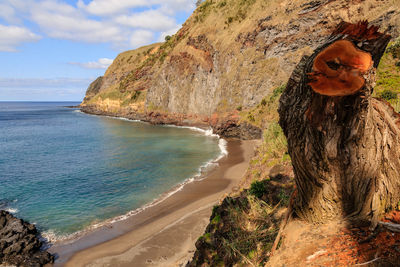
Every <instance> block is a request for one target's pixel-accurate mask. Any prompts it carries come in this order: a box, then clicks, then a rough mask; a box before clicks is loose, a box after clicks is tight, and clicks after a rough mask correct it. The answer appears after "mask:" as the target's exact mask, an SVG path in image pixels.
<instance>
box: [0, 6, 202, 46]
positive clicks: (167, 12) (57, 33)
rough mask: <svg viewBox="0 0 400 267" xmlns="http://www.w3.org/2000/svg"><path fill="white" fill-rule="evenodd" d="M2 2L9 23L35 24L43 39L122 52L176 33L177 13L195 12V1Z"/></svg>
mask: <svg viewBox="0 0 400 267" xmlns="http://www.w3.org/2000/svg"><path fill="white" fill-rule="evenodd" d="M0 2H1V3H0V18H3V20H5V21H6V22H8V23H11V22H15V23H13V24H18V23H22V22H30V24H26V25H31V23H32V22H33V23H34V24H36V25H38V26H39V30H40V33H41V35H44V36H48V37H51V38H55V39H62V40H71V41H74V42H85V43H96V44H97V43H107V44H110V45H111V46H112V48H114V49H115V50H118V51H121V50H126V49H133V48H136V47H138V46H141V45H147V44H150V43H152V42H155V41H157V38H158V37H159V36H160V35H161V36H166V35H168V34H171V33H172V32H176V30H177V27H178V22H177V19H176V14H178V13H179V12H182V11H184V12H188V11H191V10H193V9H194V3H195V0H91V1H86V0H85V1H84V0H78V1H77V3H76V5H75V4H72V3H71V1H68V2H67V1H66V0H0ZM150 32H151V34H150ZM3 50H5V49H4V48H3ZM9 50H10V49H7V51H9Z"/></svg>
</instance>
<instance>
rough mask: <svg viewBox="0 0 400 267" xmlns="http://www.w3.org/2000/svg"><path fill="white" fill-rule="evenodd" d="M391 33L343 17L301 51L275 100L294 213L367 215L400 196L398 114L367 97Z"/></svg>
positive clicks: (310, 217)
mask: <svg viewBox="0 0 400 267" xmlns="http://www.w3.org/2000/svg"><path fill="white" fill-rule="evenodd" d="M390 38H391V37H390V36H389V35H386V34H383V33H379V32H378V28H377V27H375V26H371V27H369V26H368V22H360V23H358V24H350V23H345V22H342V23H340V24H339V25H338V27H337V28H336V30H335V31H334V33H333V34H332V35H331V36H330V37H329V38H328V39H327V41H326V43H325V44H324V45H322V46H320V47H319V48H317V49H316V50H315V51H314V53H313V55H311V56H309V57H307V56H305V57H303V58H302V60H301V62H300V63H299V64H298V66H297V67H296V68H295V70H294V71H293V73H292V75H291V77H290V79H289V81H288V84H287V87H286V89H285V91H284V92H283V94H282V96H281V98H280V106H279V115H280V120H279V123H280V125H281V127H282V129H283V131H284V133H285V135H286V137H287V141H288V152H289V154H290V156H291V159H292V164H293V168H294V173H295V181H296V190H297V191H296V198H295V201H294V204H293V207H292V208H293V211H294V215H295V216H298V217H300V218H302V219H304V220H307V221H310V222H324V221H326V220H330V219H334V218H346V219H349V220H357V221H358V220H368V221H371V222H372V223H373V225H376V223H377V221H378V219H379V217H380V216H381V215H382V214H383V213H384V212H385V211H387V210H389V209H391V208H394V207H396V206H397V205H398V204H399V200H400V116H399V114H398V113H396V112H395V111H394V109H393V108H392V107H391V106H390V104H389V103H387V102H385V101H382V100H378V99H375V98H372V97H371V94H372V92H373V87H374V85H375V72H376V68H377V66H378V64H379V61H380V58H381V57H382V55H383V53H384V51H385V48H386V46H387V44H388V43H389V40H390Z"/></svg>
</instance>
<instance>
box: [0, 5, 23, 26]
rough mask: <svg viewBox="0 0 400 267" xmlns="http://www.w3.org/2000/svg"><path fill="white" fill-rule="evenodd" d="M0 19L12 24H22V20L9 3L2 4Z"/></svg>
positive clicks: (0, 6)
mask: <svg viewBox="0 0 400 267" xmlns="http://www.w3.org/2000/svg"><path fill="white" fill-rule="evenodd" d="M0 18H2V19H4V20H5V21H6V22H8V23H10V24H19V23H21V19H19V18H18V17H17V15H16V13H15V9H14V8H13V7H12V6H10V5H9V4H7V3H0Z"/></svg>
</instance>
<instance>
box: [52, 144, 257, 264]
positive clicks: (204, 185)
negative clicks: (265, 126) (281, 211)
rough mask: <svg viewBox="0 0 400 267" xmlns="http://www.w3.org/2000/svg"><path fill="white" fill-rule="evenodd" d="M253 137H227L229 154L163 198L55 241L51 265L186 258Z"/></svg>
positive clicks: (238, 174) (233, 181)
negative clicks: (76, 237)
mask: <svg viewBox="0 0 400 267" xmlns="http://www.w3.org/2000/svg"><path fill="white" fill-rule="evenodd" d="M256 143H257V141H240V140H229V141H228V144H227V149H228V152H229V153H228V156H226V157H223V158H222V159H220V160H219V161H218V164H219V167H218V168H216V169H213V170H211V171H210V172H209V173H207V175H206V178H205V179H202V180H198V181H197V180H196V181H193V182H191V183H188V184H186V185H185V186H184V187H183V189H182V190H180V191H178V192H176V193H175V194H173V195H171V196H169V197H168V198H166V199H165V200H164V201H162V202H160V203H157V204H156V205H154V206H152V207H149V208H147V209H146V210H143V211H142V212H140V213H138V214H136V215H133V216H131V217H129V218H128V219H126V220H123V221H118V222H115V223H112V224H109V225H105V226H103V227H101V228H100V229H97V230H95V231H93V232H92V233H89V234H87V235H86V236H84V237H83V238H81V239H79V240H76V241H75V242H72V243H69V244H61V245H57V244H56V245H54V246H53V247H52V248H51V249H50V250H49V251H50V252H51V253H56V254H58V256H59V257H58V259H57V261H56V263H55V266H63V265H65V266H85V265H91V264H92V263H93V264H94V265H96V266H98V265H107V264H108V263H110V262H112V265H113V266H124V265H125V264H126V265H131V264H130V263H131V262H135V266H143V265H146V264H147V265H148V264H149V263H151V264H152V265H154V264H155V265H157V264H158V265H162V266H168V265H170V266H177V265H179V264H178V262H179V261H180V263H186V262H187V260H189V259H190V257H191V255H190V253H189V251H193V250H194V243H195V241H196V240H197V238H198V237H199V236H200V235H201V234H202V233H203V231H204V229H205V227H206V225H207V224H208V220H209V216H210V215H211V211H212V206H213V205H215V204H216V203H217V202H218V200H220V199H221V197H222V196H223V195H224V194H226V193H229V192H231V191H232V190H233V189H234V187H235V186H236V185H237V184H238V183H239V181H240V180H241V178H242V177H243V175H244V173H245V171H246V169H247V166H248V162H249V160H250V158H251V156H252V155H253V151H254V147H255V145H256ZM174 232H175V233H178V234H173V233H174Z"/></svg>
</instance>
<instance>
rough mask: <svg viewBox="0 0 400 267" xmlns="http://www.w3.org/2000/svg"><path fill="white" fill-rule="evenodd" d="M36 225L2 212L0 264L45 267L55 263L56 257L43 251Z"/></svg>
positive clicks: (0, 216)
mask: <svg viewBox="0 0 400 267" xmlns="http://www.w3.org/2000/svg"><path fill="white" fill-rule="evenodd" d="M37 235H38V232H37V230H36V227H35V225H33V224H30V223H27V222H25V221H23V220H21V219H18V218H15V217H14V216H13V215H11V214H10V213H9V212H7V211H4V210H1V211H0V264H2V263H5V264H11V265H17V266H29V267H31V266H32V267H33V266H34V267H36V266H43V265H45V264H47V263H52V262H54V256H53V255H51V254H50V253H48V252H46V251H41V249H40V248H41V247H42V242H41V241H40V240H39V239H38V236H37Z"/></svg>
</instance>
